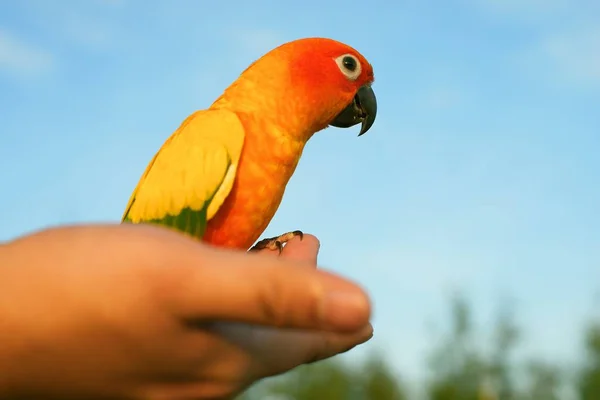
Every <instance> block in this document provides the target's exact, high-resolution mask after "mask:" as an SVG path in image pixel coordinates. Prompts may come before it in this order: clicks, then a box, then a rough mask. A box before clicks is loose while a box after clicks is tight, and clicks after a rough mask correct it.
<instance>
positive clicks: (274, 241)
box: [249, 231, 304, 254]
mask: <svg viewBox="0 0 600 400" xmlns="http://www.w3.org/2000/svg"><path fill="white" fill-rule="evenodd" d="M296 236H300V240H302V239H303V238H304V233H302V231H293V232H287V233H284V234H283V235H279V236H275V237H271V238H266V239H262V240H260V241H258V242H257V243H256V244H255V245H254V246H252V247H251V248H250V250H249V251H260V250H264V249H269V250H278V251H279V254H281V252H282V251H283V245H284V244H285V243H287V242H289V241H290V240H292V239H293V238H295V237H296Z"/></svg>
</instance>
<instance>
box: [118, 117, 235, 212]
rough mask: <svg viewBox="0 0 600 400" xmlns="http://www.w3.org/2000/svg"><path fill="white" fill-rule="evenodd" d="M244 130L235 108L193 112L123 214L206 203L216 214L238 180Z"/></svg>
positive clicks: (163, 149) (199, 206) (158, 156)
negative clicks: (235, 180) (237, 173)
mask: <svg viewBox="0 0 600 400" xmlns="http://www.w3.org/2000/svg"><path fill="white" fill-rule="evenodd" d="M244 136H245V135H244V127H243V125H242V123H241V122H240V120H239V118H238V117H237V115H236V114H235V113H233V112H231V111H227V110H223V109H217V110H214V109H212V110H201V111H197V112H195V113H194V114H192V115H190V116H189V117H188V118H187V119H186V120H185V121H184V122H183V123H182V124H181V126H180V127H179V128H178V129H177V131H175V132H174V133H173V134H172V135H171V137H169V138H168V139H167V140H166V141H165V143H164V144H163V146H162V147H161V148H160V150H159V151H158V152H157V153H156V155H155V156H154V158H153V159H152V161H150V164H149V165H148V166H147V167H146V170H145V172H144V174H143V175H142V177H141V179H140V181H139V183H138V185H137V187H136V188H135V190H134V192H133V193H132V195H131V197H130V199H129V203H128V205H127V208H126V211H125V213H124V214H123V219H125V218H128V219H129V220H131V222H133V223H138V222H141V221H148V220H153V219H160V218H164V217H165V216H167V215H173V216H175V215H178V214H179V213H180V212H181V211H182V210H183V209H184V208H188V207H189V208H191V209H192V210H194V211H198V210H201V209H203V208H204V207H206V206H208V210H207V219H211V218H212V217H213V216H214V215H215V213H216V212H217V211H218V209H219V207H220V206H221V205H222V204H223V201H225V198H226V197H227V195H228V194H229V192H230V191H231V188H232V186H233V181H234V178H235V174H236V170H237V166H238V163H239V160H240V155H241V152H242V147H243V144H244Z"/></svg>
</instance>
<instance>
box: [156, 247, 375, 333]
mask: <svg viewBox="0 0 600 400" xmlns="http://www.w3.org/2000/svg"><path fill="white" fill-rule="evenodd" d="M177 247H178V246H177ZM186 247H188V251H187V253H186V254H181V249H178V250H177V253H179V254H172V255H171V256H169V257H166V259H167V260H171V262H172V263H173V264H177V266H178V267H181V268H163V270H164V271H165V272H167V273H169V271H170V272H173V271H174V270H177V272H176V274H177V277H176V279H174V280H172V279H170V280H171V281H172V282H174V284H175V285H176V289H175V288H173V290H169V293H170V295H169V296H168V301H169V302H170V305H171V307H173V309H172V310H173V312H175V313H176V314H177V315H179V316H180V317H182V318H185V319H193V320H199V321H201V320H229V321H235V322H244V323H251V324H261V325H269V326H276V327H285V328H295V329H315V330H330V331H337V332H354V331H356V330H359V329H361V328H363V327H364V326H365V325H367V324H368V322H369V317H370V314H371V309H370V304H369V298H368V296H367V294H366V293H365V292H364V291H363V290H362V289H361V288H360V287H358V286H357V285H356V284H354V283H352V282H350V281H348V280H346V279H344V278H342V277H339V276H336V275H334V274H332V273H328V272H325V271H321V270H314V269H310V268H297V266H296V264H297V262H295V261H286V260H285V259H283V258H280V257H277V258H275V257H264V256H260V255H258V254H252V253H246V252H235V251H230V250H223V249H216V248H212V247H209V246H205V245H202V244H198V243H197V242H193V241H191V240H190V243H189V246H186ZM182 255H183V257H182ZM182 261H183V262H182ZM171 278H173V277H171Z"/></svg>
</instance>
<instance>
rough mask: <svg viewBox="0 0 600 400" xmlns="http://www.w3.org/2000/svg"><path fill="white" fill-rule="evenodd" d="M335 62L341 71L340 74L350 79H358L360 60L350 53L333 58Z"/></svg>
mask: <svg viewBox="0 0 600 400" xmlns="http://www.w3.org/2000/svg"><path fill="white" fill-rule="evenodd" d="M335 62H336V64H337V65H338V67H339V68H340V71H342V74H344V75H345V76H346V78H348V79H350V80H351V81H355V80H356V79H358V77H359V76H360V73H361V72H362V66H361V65H360V61H358V59H357V58H356V57H355V56H353V55H352V54H342V55H341V56H339V57H338V58H336V59H335Z"/></svg>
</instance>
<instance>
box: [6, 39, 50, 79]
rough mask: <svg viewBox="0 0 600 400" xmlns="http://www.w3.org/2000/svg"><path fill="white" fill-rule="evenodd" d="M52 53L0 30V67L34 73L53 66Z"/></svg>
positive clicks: (17, 71)
mask: <svg viewBox="0 0 600 400" xmlns="http://www.w3.org/2000/svg"><path fill="white" fill-rule="evenodd" d="M54 63H55V60H54V57H53V56H52V54H50V53H49V52H47V51H44V50H43V49H40V48H37V47H35V46H34V45H31V44H29V43H26V42H25V41H23V40H21V39H19V38H18V37H16V36H15V35H13V34H11V33H10V32H7V31H3V30H0V69H2V70H4V71H7V72H10V73H12V74H18V75H35V74H39V73H42V72H45V71H47V70H49V69H50V68H52V67H53V66H54Z"/></svg>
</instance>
